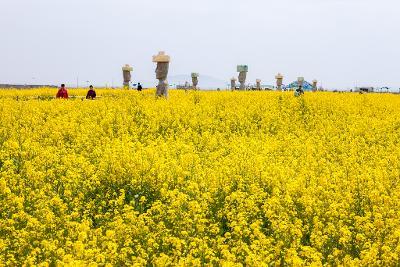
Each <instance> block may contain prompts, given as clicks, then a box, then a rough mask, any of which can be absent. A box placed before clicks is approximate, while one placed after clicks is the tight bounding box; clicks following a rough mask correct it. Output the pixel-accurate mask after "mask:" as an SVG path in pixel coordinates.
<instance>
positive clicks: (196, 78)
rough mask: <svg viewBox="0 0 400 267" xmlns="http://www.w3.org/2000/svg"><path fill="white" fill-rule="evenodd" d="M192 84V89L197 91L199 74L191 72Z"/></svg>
mask: <svg viewBox="0 0 400 267" xmlns="http://www.w3.org/2000/svg"><path fill="white" fill-rule="evenodd" d="M192 84H193V89H194V90H196V89H197V85H198V84H199V74H198V73H195V72H193V73H192Z"/></svg>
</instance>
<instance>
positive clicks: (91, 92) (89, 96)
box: [86, 85, 96, 99]
mask: <svg viewBox="0 0 400 267" xmlns="http://www.w3.org/2000/svg"><path fill="white" fill-rule="evenodd" d="M95 98H96V92H95V91H94V90H93V85H91V86H89V91H88V92H87V95H86V99H95Z"/></svg>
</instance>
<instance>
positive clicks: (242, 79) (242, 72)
mask: <svg viewBox="0 0 400 267" xmlns="http://www.w3.org/2000/svg"><path fill="white" fill-rule="evenodd" d="M248 71H249V68H248V66H247V65H238V66H237V72H239V77H238V80H239V83H240V90H245V89H246V76H247V72H248Z"/></svg>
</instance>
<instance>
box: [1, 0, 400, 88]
mask: <svg viewBox="0 0 400 267" xmlns="http://www.w3.org/2000/svg"><path fill="white" fill-rule="evenodd" d="M0 11H1V16H0V37H1V40H0V83H46V84H47V83H50V84H60V83H62V82H65V83H67V84H71V85H72V84H76V77H77V76H79V80H80V83H81V85H86V82H85V81H89V82H90V83H92V84H95V85H105V84H106V83H108V85H111V83H112V81H113V80H114V85H120V84H121V83H122V73H121V67H122V65H123V64H125V63H129V64H131V65H132V66H133V67H134V72H133V73H132V78H133V80H134V81H141V82H142V83H144V86H153V85H154V84H155V83H156V80H155V74H154V69H155V66H154V64H153V63H152V62H151V56H152V55H153V54H156V53H157V52H158V51H159V50H165V51H166V52H167V53H168V54H169V55H170V56H171V59H172V62H171V65H170V75H178V74H190V73H191V72H199V73H200V75H201V74H207V75H211V76H214V77H216V78H219V79H222V80H226V81H227V82H229V78H230V77H232V76H233V75H235V76H237V73H236V65H237V64H248V65H249V73H248V81H249V82H252V81H253V80H255V79H257V78H260V79H262V80H263V83H267V84H268V83H269V84H272V83H274V76H275V74H276V73H277V72H281V73H283V74H284V75H285V81H284V83H289V82H291V81H293V80H295V79H296V77H298V76H304V77H305V78H306V80H312V79H314V78H316V79H318V80H319V81H321V82H322V84H323V86H325V87H329V88H352V87H354V86H355V85H356V84H357V85H359V86H361V85H362V86H391V87H396V88H398V87H400V68H399V64H400V14H399V13H400V1H399V0H279V1H278V0H275V1H272V0H242V1H239V0H230V1H226V0H220V1H218V0H200V1H191V0H153V1H149V0H148V1H146V0H142V1H136V0H0ZM200 82H201V79H200Z"/></svg>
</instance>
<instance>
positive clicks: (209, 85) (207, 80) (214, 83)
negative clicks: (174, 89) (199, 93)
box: [168, 73, 228, 89]
mask: <svg viewBox="0 0 400 267" xmlns="http://www.w3.org/2000/svg"><path fill="white" fill-rule="evenodd" d="M185 82H188V83H189V84H192V77H191V76H190V75H173V76H169V77H168V83H169V84H171V85H184V84H185ZM227 83H228V82H226V81H223V80H220V79H218V78H215V77H212V76H208V75H201V73H200V77H199V84H198V87H199V88H201V89H217V88H220V89H225V88H226V86H227Z"/></svg>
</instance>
